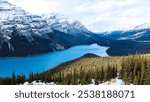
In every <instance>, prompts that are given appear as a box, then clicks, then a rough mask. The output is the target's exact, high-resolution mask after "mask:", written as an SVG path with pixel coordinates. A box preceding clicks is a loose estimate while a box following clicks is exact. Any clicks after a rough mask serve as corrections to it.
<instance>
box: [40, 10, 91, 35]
mask: <svg viewBox="0 0 150 102" xmlns="http://www.w3.org/2000/svg"><path fill="white" fill-rule="evenodd" d="M42 17H43V18H44V19H45V20H46V21H47V22H48V24H49V25H50V26H51V27H52V28H53V29H54V30H58V31H61V32H64V33H66V34H71V35H75V36H78V35H80V34H85V35H86V34H89V33H92V32H90V31H89V30H88V29H87V28H86V27H85V26H84V25H83V24H82V23H81V22H80V21H78V20H74V19H70V18H68V17H66V16H65V15H61V14H56V13H48V14H43V15H42Z"/></svg>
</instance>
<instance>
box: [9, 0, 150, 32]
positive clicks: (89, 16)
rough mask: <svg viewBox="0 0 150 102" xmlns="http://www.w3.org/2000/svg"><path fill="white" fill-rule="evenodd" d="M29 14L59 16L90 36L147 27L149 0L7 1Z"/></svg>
mask: <svg viewBox="0 0 150 102" xmlns="http://www.w3.org/2000/svg"><path fill="white" fill-rule="evenodd" d="M7 1H9V2H11V3H13V4H15V5H17V6H19V7H21V8H23V9H24V10H26V11H28V12H30V13H32V14H37V15H40V14H45V13H53V12H55V13H59V14H63V15H66V16H69V17H70V18H74V19H78V20H79V21H81V22H82V24H84V25H85V26H86V27H87V28H88V29H89V30H91V31H93V32H105V31H114V30H122V29H125V28H130V27H134V26H137V25H140V24H144V23H150V0H7Z"/></svg>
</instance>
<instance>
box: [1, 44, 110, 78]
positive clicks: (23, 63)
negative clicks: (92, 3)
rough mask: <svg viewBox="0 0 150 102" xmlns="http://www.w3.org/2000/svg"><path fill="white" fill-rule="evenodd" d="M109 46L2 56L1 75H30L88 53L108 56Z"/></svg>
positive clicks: (86, 46)
mask: <svg viewBox="0 0 150 102" xmlns="http://www.w3.org/2000/svg"><path fill="white" fill-rule="evenodd" d="M107 49H108V48H107V47H102V46H99V45H97V44H92V45H80V46H75V47H72V48H69V49H67V50H63V51H56V52H53V53H47V54H43V55H36V56H29V57H22V58H0V77H6V76H11V75H12V72H15V74H16V75H22V74H25V75H28V74H29V73H30V72H33V73H37V72H38V73H40V72H43V71H45V70H48V69H50V68H54V67H55V66H57V65H59V64H61V63H64V62H67V61H70V60H73V59H76V58H79V57H81V56H83V55H84V54H87V53H93V54H96V55H99V56H102V57H106V56H108V55H107V53H106V50H107Z"/></svg>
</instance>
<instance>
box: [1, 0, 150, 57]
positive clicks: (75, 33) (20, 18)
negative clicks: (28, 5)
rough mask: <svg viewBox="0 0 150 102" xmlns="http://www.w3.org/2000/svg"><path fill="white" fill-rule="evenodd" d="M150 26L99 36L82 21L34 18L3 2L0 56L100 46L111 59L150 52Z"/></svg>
mask: <svg viewBox="0 0 150 102" xmlns="http://www.w3.org/2000/svg"><path fill="white" fill-rule="evenodd" d="M149 27H150V26H149V25H148V24H144V25H140V26H138V27H136V28H134V29H131V30H125V31H114V32H109V33H108V32H104V33H102V34H95V33H93V32H91V31H90V30H88V29H87V28H86V27H85V26H84V25H83V24H82V23H81V22H80V21H78V20H71V19H68V18H67V17H65V16H64V15H60V14H55V13H49V14H44V15H41V16H38V15H32V14H30V13H28V12H26V11H24V10H22V9H21V8H19V7H17V6H15V5H12V4H10V3H9V2H7V1H1V0H0V57H19V56H28V55H35V54H42V53H48V52H53V51H57V50H63V49H67V48H70V47H72V46H76V45H89V44H93V43H97V44H99V45H101V46H107V47H110V48H109V49H108V50H107V53H108V54H109V55H111V56H116V55H128V54H132V53H136V52H141V53H148V52H150V47H149V45H150V42H149V41H150V28H149Z"/></svg>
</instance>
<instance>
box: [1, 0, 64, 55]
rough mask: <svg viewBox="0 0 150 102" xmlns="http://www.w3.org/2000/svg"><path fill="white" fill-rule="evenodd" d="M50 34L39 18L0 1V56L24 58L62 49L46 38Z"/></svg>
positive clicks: (45, 24)
mask: <svg viewBox="0 0 150 102" xmlns="http://www.w3.org/2000/svg"><path fill="white" fill-rule="evenodd" d="M48 33H52V30H51V28H50V27H49V25H48V24H47V22H46V21H45V20H44V19H42V18H41V17H40V16H36V15H31V14H29V13H27V12H26V11H24V10H22V9H21V8H19V7H16V6H15V5H12V4H10V3H9V2H7V1H0V56H1V57H12V56H26V55H31V54H38V53H45V52H49V51H55V50H59V49H63V46H62V45H60V44H58V43H57V42H55V41H54V40H53V39H52V38H49V37H48V36H47V34H48Z"/></svg>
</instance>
